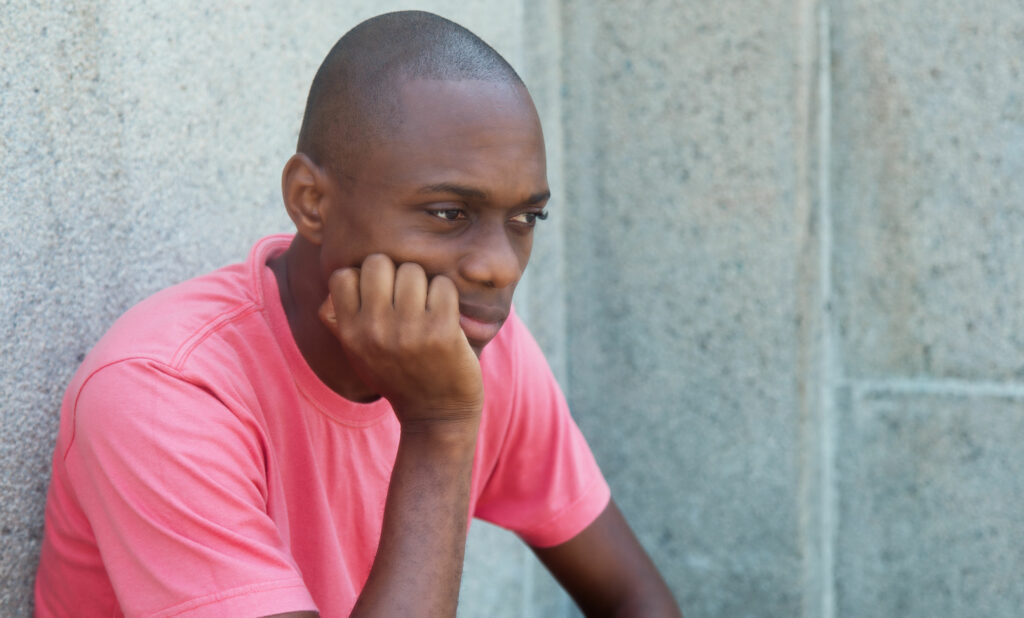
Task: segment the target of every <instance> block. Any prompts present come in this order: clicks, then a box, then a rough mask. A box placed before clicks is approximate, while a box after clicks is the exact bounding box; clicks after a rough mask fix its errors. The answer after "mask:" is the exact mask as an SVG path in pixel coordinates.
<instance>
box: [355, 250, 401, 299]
mask: <svg viewBox="0 0 1024 618" xmlns="http://www.w3.org/2000/svg"><path fill="white" fill-rule="evenodd" d="M359 300H360V303H359V307H360V311H362V312H368V313H370V314H379V313H381V312H383V311H390V310H392V308H393V307H394V301H395V263H394V262H392V261H391V258H389V257H388V256H386V255H384V254H383V253H374V254H373V255H370V256H368V257H367V258H366V259H365V260H363V267H362V269H361V270H360V272H359Z"/></svg>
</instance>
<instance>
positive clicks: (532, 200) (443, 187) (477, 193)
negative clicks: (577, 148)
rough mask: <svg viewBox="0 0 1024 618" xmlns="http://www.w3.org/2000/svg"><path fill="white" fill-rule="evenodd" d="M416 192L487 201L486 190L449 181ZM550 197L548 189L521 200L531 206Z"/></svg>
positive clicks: (421, 188)
mask: <svg viewBox="0 0 1024 618" xmlns="http://www.w3.org/2000/svg"><path fill="white" fill-rule="evenodd" d="M417 193H451V194H454V195H458V196H459V197H461V198H463V199H466V200H475V201H487V192H486V191H483V190H481V189H477V188H474V187H467V186H465V185H457V184H452V183H449V182H441V183H438V184H433V185H427V186H425V187H420V189H419V190H418V191H417ZM550 197H551V191H550V190H544V191H541V192H540V193H534V194H533V195H531V196H530V197H528V198H526V200H524V201H523V204H524V205H526V206H533V205H534V204H540V203H541V202H544V201H545V200H547V199H548V198H550Z"/></svg>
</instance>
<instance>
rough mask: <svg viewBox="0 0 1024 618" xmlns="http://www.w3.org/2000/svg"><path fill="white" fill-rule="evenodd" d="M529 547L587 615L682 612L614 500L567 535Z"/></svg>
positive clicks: (669, 615)
mask: <svg viewBox="0 0 1024 618" xmlns="http://www.w3.org/2000/svg"><path fill="white" fill-rule="evenodd" d="M531 549H533V551H534V553H535V554H537V557H538V558H540V561H541V562H542V563H544V566H546V567H547V568H548V570H549V571H551V573H552V575H554V576H555V579H557V580H558V582H559V583H560V584H561V585H562V587H563V588H565V590H566V592H568V593H569V595H570V596H572V598H573V600H575V601H576V604H577V605H579V607H580V609H581V610H582V611H583V613H584V614H585V615H587V616H588V617H590V618H593V617H595V616H616V617H622V618H624V617H627V616H629V617H632V616H643V617H645V618H646V617H654V618H661V617H665V618H682V613H681V612H680V611H679V606H678V605H677V604H676V601H675V599H674V598H673V597H672V593H671V592H670V591H669V589H668V586H667V585H666V584H665V580H664V579H662V577H661V574H660V573H658V569H657V568H656V567H655V566H654V563H653V562H651V559H650V558H649V557H648V556H647V553H646V552H645V551H644V549H643V547H641V545H640V542H639V541H637V539H636V536H634V535H633V532H632V530H630V528H629V524H628V523H626V519H625V518H624V517H623V516H622V513H621V512H620V511H619V508H618V507H617V506H616V505H615V502H614V501H612V502H609V503H608V506H607V507H606V508H605V510H604V512H602V513H601V515H599V516H598V518H597V519H596V520H594V522H593V523H591V524H590V525H589V526H587V528H585V529H584V530H583V532H580V533H579V534H577V535H576V536H575V537H573V538H572V539H570V540H569V541H567V542H565V543H562V544H561V545H556V546H555V547H533V548H531Z"/></svg>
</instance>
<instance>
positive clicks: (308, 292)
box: [267, 236, 379, 403]
mask: <svg viewBox="0 0 1024 618" xmlns="http://www.w3.org/2000/svg"><path fill="white" fill-rule="evenodd" d="M267 265H268V266H270V269H271V270H272V271H273V273H274V277H275V278H276V279H277V290H278V293H279V294H280V296H281V306H282V307H283V308H284V314H285V316H286V317H287V318H288V327H289V329H290V330H291V332H292V337H293V338H294V339H295V344H296V345H297V346H298V348H299V352H301V353H302V357H303V358H304V359H305V360H306V364H308V365H309V366H310V368H311V369H312V370H313V373H315V374H316V376H317V377H318V378H320V381H321V382H323V383H324V384H326V385H327V387H328V388H330V389H331V390H333V391H334V392H336V393H338V394H339V395H341V396H342V397H344V398H346V399H349V400H351V401H355V402H360V403H366V402H370V401H374V400H376V399H378V398H379V395H377V394H376V393H374V392H373V391H372V390H370V389H369V388H368V387H367V386H366V384H364V383H363V381H362V380H361V379H359V376H358V375H356V372H355V370H353V368H352V365H351V364H350V363H349V362H348V358H347V357H346V355H345V352H344V350H343V349H342V347H341V344H340V343H338V340H337V338H336V337H335V336H334V334H333V333H331V331H330V330H328V329H327V327H326V326H324V324H323V322H321V321H320V317H319V315H318V310H319V308H320V305H321V304H322V303H323V301H324V299H325V298H327V287H326V286H325V285H324V284H323V281H322V280H321V273H320V261H319V252H318V250H317V247H316V246H313V245H311V244H309V243H308V242H307V241H306V240H305V239H303V238H302V237H301V236H296V237H295V239H294V240H292V243H291V245H290V246H289V247H288V249H287V250H286V251H285V252H284V253H282V254H280V255H278V256H276V257H273V258H271V259H270V260H269V261H268V262H267Z"/></svg>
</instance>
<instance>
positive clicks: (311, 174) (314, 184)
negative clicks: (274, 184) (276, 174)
mask: <svg viewBox="0 0 1024 618" xmlns="http://www.w3.org/2000/svg"><path fill="white" fill-rule="evenodd" d="M330 190H331V186H330V179H329V178H328V176H327V173H326V172H325V171H324V169H323V168H321V167H320V166H319V165H317V164H316V163H314V162H313V160H312V159H310V158H309V157H308V156H306V155H305V154H303V153H301V152H297V153H295V154H294V155H292V157H291V158H290V159H288V162H287V163H285V164H284V170H283V171H282V172H281V194H282V197H284V207H285V210H287V211H288V216H289V217H291V219H292V221H293V222H294V223H295V229H296V231H297V232H298V233H299V235H300V236H302V237H303V238H305V239H306V240H308V241H309V242H310V243H312V244H314V245H319V244H320V242H321V240H322V239H323V232H324V210H325V208H326V207H327V200H328V196H329V194H330Z"/></svg>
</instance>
